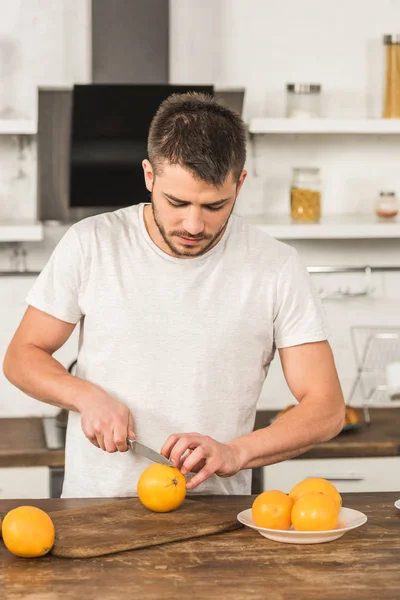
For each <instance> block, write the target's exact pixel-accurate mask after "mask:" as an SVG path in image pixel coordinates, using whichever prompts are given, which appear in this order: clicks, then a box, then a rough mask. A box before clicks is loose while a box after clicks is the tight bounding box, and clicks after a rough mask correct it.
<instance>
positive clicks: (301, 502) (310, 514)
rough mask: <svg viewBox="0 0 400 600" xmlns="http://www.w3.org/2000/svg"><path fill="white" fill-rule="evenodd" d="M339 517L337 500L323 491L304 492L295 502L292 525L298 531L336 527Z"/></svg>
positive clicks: (326, 529)
mask: <svg viewBox="0 0 400 600" xmlns="http://www.w3.org/2000/svg"><path fill="white" fill-rule="evenodd" d="M338 517H339V513H338V509H337V505H336V504H335V501H334V500H332V498H331V497H330V496H326V495H325V494H322V493H321V492H310V493H309V494H304V496H301V498H299V499H298V500H297V502H295V503H294V506H293V509H292V525H293V527H294V528H295V529H297V531H328V530H330V529H335V528H336V526H337V522H338Z"/></svg>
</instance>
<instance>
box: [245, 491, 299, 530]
mask: <svg viewBox="0 0 400 600" xmlns="http://www.w3.org/2000/svg"><path fill="white" fill-rule="evenodd" d="M292 507H293V500H292V498H289V496H288V495H287V494H285V493H284V492H281V491H279V490H269V491H268V492H262V494H260V495H259V496H257V498H256V499H255V500H254V502H253V506H252V509H251V516H252V519H253V521H254V524H255V525H257V527H266V528H267V529H289V527H290V525H291V519H290V514H291V511H292Z"/></svg>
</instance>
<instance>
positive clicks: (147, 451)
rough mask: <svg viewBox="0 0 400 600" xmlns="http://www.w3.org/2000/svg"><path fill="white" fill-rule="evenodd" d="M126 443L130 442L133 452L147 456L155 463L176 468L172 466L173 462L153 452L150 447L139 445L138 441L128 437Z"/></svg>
mask: <svg viewBox="0 0 400 600" xmlns="http://www.w3.org/2000/svg"><path fill="white" fill-rule="evenodd" d="M126 441H127V442H128V444H129V446H130V447H131V450H132V452H137V453H138V454H141V455H142V456H145V457H146V458H148V459H149V460H152V461H153V462H155V463H160V464H162V465H168V466H169V467H173V466H174V465H173V464H172V462H171V461H170V460H168V458H166V457H165V456H163V455H162V454H160V453H159V452H156V451H155V450H152V449H151V448H149V447H148V446H145V445H144V444H139V442H137V441H136V440H133V439H132V438H130V437H127V438H126Z"/></svg>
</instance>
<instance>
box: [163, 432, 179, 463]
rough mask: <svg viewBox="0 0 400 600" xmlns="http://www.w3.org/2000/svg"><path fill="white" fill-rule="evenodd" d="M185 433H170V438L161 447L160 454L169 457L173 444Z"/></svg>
mask: <svg viewBox="0 0 400 600" xmlns="http://www.w3.org/2000/svg"><path fill="white" fill-rule="evenodd" d="M183 435H184V434H183V433H174V434H172V435H170V436H169V438H168V439H167V441H166V442H165V444H164V445H163V447H162V448H161V450H160V454H162V455H163V456H166V457H167V458H169V455H170V453H171V450H172V448H173V446H174V445H175V444H176V442H177V441H178V440H179V438H180V437H182V436H183Z"/></svg>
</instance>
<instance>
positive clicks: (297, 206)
mask: <svg viewBox="0 0 400 600" xmlns="http://www.w3.org/2000/svg"><path fill="white" fill-rule="evenodd" d="M290 215H291V217H292V219H293V221H295V222H298V223H318V221H319V220H320V218H321V180H320V175H319V169H318V168H310V167H297V168H295V169H293V177H292V184H291V189H290Z"/></svg>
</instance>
